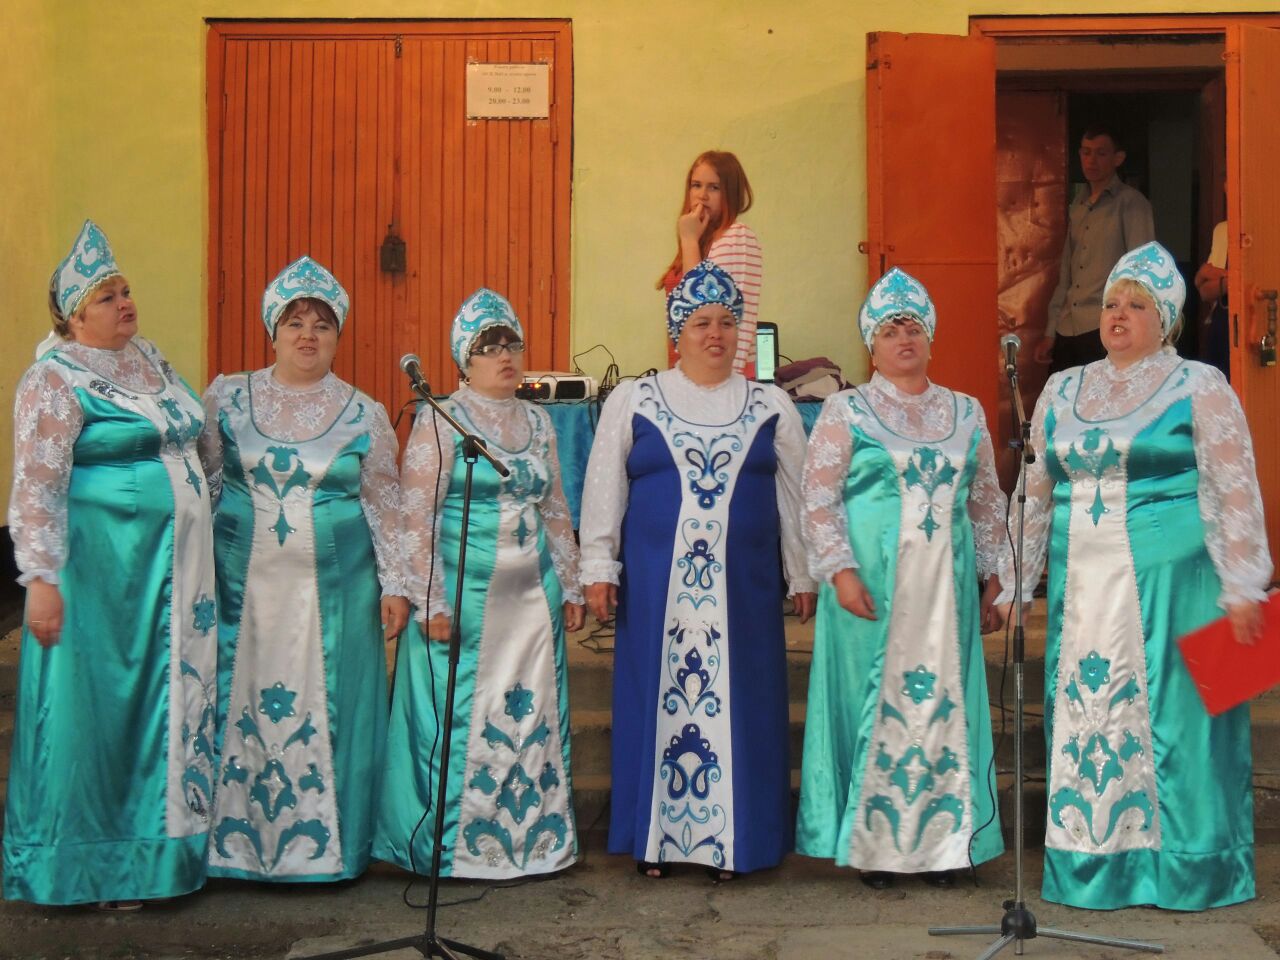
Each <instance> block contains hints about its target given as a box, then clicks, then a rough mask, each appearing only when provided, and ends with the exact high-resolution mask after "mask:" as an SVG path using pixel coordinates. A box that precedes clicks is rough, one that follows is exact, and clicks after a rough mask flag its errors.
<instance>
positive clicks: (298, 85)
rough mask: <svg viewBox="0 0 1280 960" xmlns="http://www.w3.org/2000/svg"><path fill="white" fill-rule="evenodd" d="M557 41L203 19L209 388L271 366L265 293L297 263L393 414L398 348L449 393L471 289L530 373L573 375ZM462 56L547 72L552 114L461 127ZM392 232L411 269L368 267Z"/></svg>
mask: <svg viewBox="0 0 1280 960" xmlns="http://www.w3.org/2000/svg"><path fill="white" fill-rule="evenodd" d="M569 38H570V34H569V25H568V24H567V23H560V22H553V21H537V22H532V21H525V22H520V21H513V22H497V21H474V22H466V23H449V22H441V21H423V22H406V23H390V22H378V23H366V24H361V23H354V24H350V23H344V24H327V23H247V22H246V23H217V24H213V25H212V26H211V29H210V41H209V97H208V100H209V123H210V137H209V163H210V253H209V256H210V276H211V283H210V291H209V299H210V304H209V308H210V309H209V315H210V328H209V338H210V350H209V374H210V376H213V375H214V374H217V373H222V372H227V371H232V370H243V369H254V368H257V367H261V366H264V365H266V364H268V363H270V362H271V352H270V344H269V340H268V338H267V335H266V333H265V331H264V330H263V329H262V326H261V321H260V319H259V317H260V311H259V301H260V298H261V295H262V290H263V287H264V286H265V285H266V283H267V281H268V280H270V279H271V277H273V276H274V275H275V274H276V272H277V271H279V270H280V268H281V267H283V266H284V265H285V264H287V263H288V262H290V261H291V260H292V259H294V258H295V257H297V256H299V255H301V254H303V253H309V254H310V255H311V256H313V257H315V258H316V259H317V260H319V261H321V262H322V263H324V264H326V265H327V266H329V267H330V268H331V269H332V270H333V271H334V273H335V274H336V275H337V276H338V278H339V279H340V280H341V281H342V282H343V284H344V285H345V286H346V287H347V289H348V291H349V292H350V294H351V300H352V309H351V316H350V323H349V325H348V327H347V329H346V331H344V333H343V336H342V339H341V341H340V344H339V350H338V356H337V359H336V361H335V365H334V369H335V372H336V373H337V374H338V375H339V376H341V377H343V378H344V379H347V380H350V381H351V382H353V383H355V384H356V385H357V386H359V387H361V388H362V389H364V390H366V391H368V392H369V393H370V394H372V395H373V396H374V397H375V398H377V399H378V400H381V401H382V402H384V403H385V404H386V405H387V407H388V409H389V410H392V411H394V409H395V408H397V407H398V406H399V405H400V404H401V403H403V402H404V401H405V400H407V399H409V396H410V394H409V391H408V388H407V384H406V383H405V380H404V377H403V375H402V374H401V373H400V371H399V368H398V359H399V357H400V356H401V355H402V354H403V353H407V352H414V353H417V354H419V355H420V356H421V357H422V360H423V370H424V373H425V374H426V375H427V376H428V379H429V380H430V381H431V384H432V386H433V387H434V388H435V390H436V391H437V392H447V391H449V390H452V389H453V388H454V386H455V385H456V383H457V374H456V371H455V369H454V367H453V364H452V361H451V360H450V358H449V352H448V330H449V325H450V323H451V321H452V319H453V315H454V313H455V312H456V311H457V308H458V305H459V303H461V301H462V299H463V298H464V297H465V296H466V295H467V294H468V293H470V292H471V291H472V290H474V289H475V288H476V287H478V286H480V285H482V284H483V285H487V286H490V287H492V288H493V289H495V290H497V291H499V292H500V293H503V294H505V295H506V296H508V297H509V298H510V299H511V301H512V303H513V304H514V306H515V309H516V312H517V313H518V314H519V316H520V318H521V320H522V321H523V323H524V324H525V328H526V334H527V337H528V340H529V344H530V353H529V355H528V362H529V366H530V367H531V368H544V369H545V368H551V367H555V366H558V365H563V364H564V363H566V362H567V359H568V334H569V331H568V290H569V286H568V280H569V269H568V264H569V176H570V171H569V144H570V137H569V126H568V124H569V121H570V119H571V111H572V107H571V91H572V87H571V83H572V78H571V76H570V70H569V66H568V65H569V64H570V63H571V57H570V54H569V49H568V44H569ZM469 61H478V62H499V63H501V62H535V61H541V62H547V63H549V64H550V65H551V73H552V80H551V100H552V106H551V117H550V119H544V120H483V121H470V120H467V119H466V116H465V112H466V111H465V100H466V85H465V71H466V64H467V63H468V62H469ZM557 63H558V64H559V65H557ZM389 229H394V232H395V234H396V235H397V236H399V237H400V238H402V239H403V240H404V241H405V243H406V246H407V264H406V270H405V272H404V273H387V272H383V270H382V269H381V265H380V260H379V248H380V246H381V244H382V242H383V240H384V238H385V237H386V236H387V235H388V231H389ZM402 437H403V433H402Z"/></svg>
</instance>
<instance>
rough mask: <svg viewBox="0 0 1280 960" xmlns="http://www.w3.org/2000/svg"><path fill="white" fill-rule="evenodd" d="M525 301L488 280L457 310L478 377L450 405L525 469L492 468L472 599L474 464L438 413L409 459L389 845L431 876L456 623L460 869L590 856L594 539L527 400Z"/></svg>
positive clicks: (467, 365) (482, 505)
mask: <svg viewBox="0 0 1280 960" xmlns="http://www.w3.org/2000/svg"><path fill="white" fill-rule="evenodd" d="M523 336H524V334H523V330H522V329H521V326H520V321H519V320H518V319H517V318H516V315H515V312H514V311H513V310H512V308H511V304H510V303H508V302H507V301H506V299H504V298H503V297H502V296H500V295H499V294H497V293H494V292H493V291H492V290H487V289H484V288H481V289H480V290H477V291H476V292H475V293H474V294H472V295H471V296H470V297H468V298H467V300H466V301H465V302H464V303H463V304H462V307H461V309H460V310H459V311H458V314H457V316H456V317H455V318H454V321H453V328H452V331H451V346H452V352H453V358H454V360H455V362H456V363H457V365H458V369H459V370H460V371H461V372H462V374H463V376H464V378H465V382H464V383H463V385H462V386H461V387H459V388H458V390H457V391H456V392H454V394H453V395H452V396H450V397H449V399H448V400H447V401H445V404H446V406H447V408H448V409H449V411H450V412H451V413H452V414H453V416H454V417H455V418H456V419H457V420H458V421H459V422H460V423H462V424H463V425H464V426H466V427H467V428H468V429H470V430H471V431H472V432H473V433H475V434H476V435H477V436H479V437H481V438H482V439H483V440H484V441H485V443H486V444H487V446H488V449H489V450H490V452H492V453H494V454H496V455H497V456H498V457H499V458H500V459H501V460H502V461H503V462H504V463H505V464H506V465H507V467H508V468H509V469H510V471H511V474H510V476H508V477H506V478H503V477H500V476H499V475H498V473H497V471H495V470H494V469H493V467H491V466H490V465H489V464H488V463H486V462H484V461H480V462H479V463H477V464H476V466H475V474H474V482H473V488H472V491H473V500H472V503H471V514H470V532H469V536H468V538H467V567H466V572H465V577H464V579H463V594H462V609H461V610H454V609H453V597H454V588H455V586H456V584H457V576H458V574H457V560H458V543H459V538H460V536H461V517H462V509H463V502H462V499H463V498H462V492H463V479H464V474H465V466H466V465H465V462H464V460H463V458H462V455H461V438H460V437H458V436H457V435H456V434H455V433H454V431H453V429H452V428H451V427H449V426H448V425H446V424H443V423H440V422H438V421H437V419H436V417H435V415H434V412H433V411H432V410H431V409H430V408H429V407H423V408H422V410H421V411H420V412H419V414H418V417H417V420H416V421H415V423H414V427H413V433H412V434H411V435H410V437H409V443H408V445H407V446H406V448H405V456H404V525H405V537H406V556H407V560H408V569H409V595H410V598H411V599H412V600H413V605H414V617H413V622H412V624H411V625H410V628H409V630H408V633H407V635H406V636H405V638H404V639H403V640H402V641H401V643H400V649H399V651H398V653H397V657H396V673H395V688H394V690H393V691H392V707H391V727H390V732H389V734H388V737H387V756H386V764H385V769H384V773H383V780H382V800H381V807H380V811H379V815H378V826H377V839H376V842H375V846H374V855H375V856H377V857H378V858H380V859H382V860H388V861H391V862H392V863H397V864H399V865H400V866H402V867H405V868H406V869H410V870H414V871H416V872H418V873H426V872H428V870H429V869H430V866H431V854H432V850H433V849H434V846H435V809H434V808H435V802H436V789H437V785H438V783H439V779H438V778H439V777H440V776H441V775H442V773H441V769H440V743H439V736H440V729H441V720H440V712H441V711H442V710H443V708H444V703H445V694H446V690H445V683H446V680H447V678H448V675H449V645H448V643H447V642H446V641H448V639H449V635H450V627H451V624H452V618H453V617H455V616H461V618H462V623H461V627H462V638H461V652H460V660H459V664H458V684H457V696H456V700H455V702H454V717H453V739H452V743H451V745H450V755H449V770H448V778H449V793H448V797H447V800H446V807H445V819H444V837H443V838H442V840H443V844H442V845H443V854H444V855H443V857H442V859H441V872H442V875H444V876H451V877H475V878H484V879H503V878H511V877H520V876H525V875H528V874H540V873H549V872H553V871H556V870H560V869H563V868H564V867H567V866H569V865H570V864H572V863H573V862H574V861H575V860H576V858H577V853H578V837H577V830H576V827H575V824H574V815H573V790H572V782H571V780H570V775H569V689H568V670H567V666H566V663H565V642H564V635H565V631H566V630H570V631H572V630H577V629H579V628H580V627H581V626H582V621H583V618H584V616H585V614H584V608H583V605H582V592H581V589H580V588H579V586H578V576H577V574H578V550H577V545H576V544H575V542H574V538H573V524H572V522H571V520H570V518H569V508H568V505H567V503H566V502H565V497H564V490H563V488H562V486H561V483H560V469H559V459H558V456H557V453H556V442H555V432H554V430H553V428H552V426H551V420H550V418H549V417H548V415H547V413H546V411H544V410H542V409H540V408H538V407H536V406H534V405H533V404H531V403H528V402H526V401H524V400H520V399H517V398H516V395H515V392H516V387H518V386H519V385H520V384H521V382H522V379H523V371H524V365H523V359H524V340H523Z"/></svg>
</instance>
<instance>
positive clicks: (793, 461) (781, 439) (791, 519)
mask: <svg viewBox="0 0 1280 960" xmlns="http://www.w3.org/2000/svg"><path fill="white" fill-rule="evenodd" d="M771 392H772V393H773V394H774V405H775V406H776V407H777V408H778V427H777V429H776V430H775V431H774V435H773V449H774V454H775V456H776V457H777V460H778V472H777V475H776V483H775V487H776V489H777V498H778V518H779V519H780V520H781V527H782V572H783V575H784V576H786V578H787V596H789V597H790V596H794V595H795V594H797V593H817V592H818V585H817V583H815V582H814V580H813V578H812V577H811V576H810V575H809V563H808V560H807V558H806V557H805V549H804V535H803V533H802V530H801V520H800V516H801V514H802V513H803V511H804V495H803V493H802V480H801V475H802V473H803V470H804V455H805V436H804V424H803V423H802V422H801V420H800V412H799V411H798V410H796V405H795V404H794V403H792V401H791V398H790V397H788V396H787V395H786V394H785V393H783V392H782V390H780V389H778V388H777V387H772V388H771Z"/></svg>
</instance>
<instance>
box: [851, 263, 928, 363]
mask: <svg viewBox="0 0 1280 960" xmlns="http://www.w3.org/2000/svg"><path fill="white" fill-rule="evenodd" d="M897 317H910V318H911V319H913V320H916V321H918V322H919V323H920V326H922V327H924V332H925V334H926V335H927V336H928V337H929V342H930V343H932V342H933V333H934V331H935V330H936V329H937V326H938V311H937V310H936V309H934V306H933V301H932V300H930V299H929V291H928V290H926V289H925V288H924V284H922V283H921V282H920V281H919V280H917V279H916V278H915V277H913V276H911V274H909V273H907V272H906V271H905V270H899V269H898V268H897V267H894V268H893V269H891V270H890V271H889V272H888V273H886V274H885V275H884V276H883V277H881V278H880V279H879V280H877V281H876V283H875V286H873V287H872V288H871V289H870V290H868V291H867V299H866V300H864V301H862V309H861V310H859V311H858V329H859V331H860V332H861V333H862V342H863V343H865V344H866V345H867V349H868V350H870V349H871V342H872V341H873V340H875V338H876V331H877V330H879V329H880V328H881V327H882V326H883V325H884V324H886V323H888V322H889V321H890V320H893V319H896V318H897Z"/></svg>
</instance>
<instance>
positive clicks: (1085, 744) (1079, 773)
mask: <svg viewBox="0 0 1280 960" xmlns="http://www.w3.org/2000/svg"><path fill="white" fill-rule="evenodd" d="M1078 663H1079V668H1080V673H1079V684H1077V683H1076V679H1077V678H1076V675H1075V674H1074V673H1073V674H1072V675H1071V677H1070V679H1069V680H1068V682H1067V685H1066V687H1065V688H1064V690H1063V696H1064V697H1065V698H1066V700H1067V702H1068V703H1075V704H1079V707H1080V708H1084V707H1085V706H1086V704H1085V699H1084V693H1083V691H1082V690H1081V686H1083V687H1084V688H1085V689H1087V690H1088V692H1089V698H1090V702H1091V703H1092V704H1095V705H1098V706H1101V705H1102V704H1105V705H1106V712H1107V713H1108V714H1109V713H1111V711H1112V710H1114V709H1115V708H1116V706H1117V705H1119V704H1121V703H1129V704H1131V703H1133V701H1134V700H1136V699H1137V697H1138V696H1139V694H1140V692H1141V691H1140V688H1139V686H1138V680H1137V677H1136V676H1135V675H1133V674H1130V675H1129V676H1128V677H1126V678H1125V680H1124V682H1123V683H1121V682H1120V681H1118V680H1113V679H1112V676H1111V661H1110V660H1109V659H1107V658H1106V657H1103V656H1101V655H1100V654H1099V653H1098V651H1096V650H1091V651H1089V653H1088V655H1087V656H1085V657H1083V658H1082V659H1081V660H1079V661H1078ZM1090 731H1092V732H1090ZM1059 753H1060V756H1061V760H1058V761H1055V763H1064V764H1066V765H1067V770H1069V771H1070V774H1071V777H1070V782H1072V784H1073V785H1071V786H1064V787H1059V788H1058V789H1057V790H1055V791H1054V792H1053V794H1052V795H1051V796H1050V798H1049V816H1050V819H1051V821H1052V822H1053V824H1054V825H1055V826H1057V827H1061V828H1063V829H1066V830H1070V831H1071V832H1072V833H1073V834H1074V835H1075V836H1076V837H1077V838H1078V839H1080V840H1081V841H1083V840H1085V839H1087V840H1089V841H1091V842H1092V843H1093V844H1094V845H1095V846H1100V845H1102V844H1105V843H1106V842H1107V841H1108V840H1109V839H1110V838H1111V836H1112V835H1113V834H1114V833H1115V831H1116V829H1117V828H1118V827H1119V825H1120V820H1121V817H1122V816H1123V815H1124V814H1125V813H1127V812H1128V811H1133V810H1136V811H1139V812H1140V813H1141V814H1142V817H1141V820H1140V821H1137V820H1136V819H1135V818H1132V817H1131V818H1130V821H1129V822H1130V823H1131V824H1133V823H1136V829H1138V830H1140V831H1145V830H1149V829H1151V824H1152V822H1153V820H1154V817H1155V807H1154V804H1153V803H1152V799H1151V797H1149V796H1148V795H1147V793H1146V792H1145V791H1144V790H1143V789H1141V788H1138V789H1133V790H1130V791H1128V792H1127V793H1125V794H1123V795H1122V796H1120V797H1119V798H1118V799H1116V800H1115V802H1114V803H1113V804H1112V805H1111V810H1110V813H1109V814H1107V816H1106V823H1105V824H1102V823H1095V822H1094V821H1095V818H1097V819H1099V820H1101V813H1100V811H1098V810H1096V809H1095V807H1094V803H1095V802H1097V801H1099V800H1100V799H1101V798H1102V797H1104V796H1106V795H1107V794H1108V793H1112V794H1114V792H1115V791H1114V790H1112V785H1113V784H1118V783H1123V782H1124V780H1125V779H1126V776H1127V775H1128V774H1130V773H1133V772H1135V771H1134V769H1133V767H1132V766H1131V765H1132V763H1134V762H1141V758H1143V757H1145V756H1146V749H1145V748H1144V747H1143V745H1142V741H1141V740H1140V739H1139V737H1138V736H1136V735H1135V734H1134V733H1133V731H1132V730H1130V729H1128V728H1127V727H1126V728H1124V730H1123V731H1122V732H1121V734H1120V738H1119V748H1118V749H1117V747H1116V746H1115V745H1114V744H1113V743H1112V741H1111V739H1110V738H1109V736H1108V735H1107V734H1106V733H1105V732H1102V731H1100V730H1098V729H1097V728H1096V727H1091V728H1090V729H1088V730H1086V731H1084V733H1083V736H1082V735H1081V734H1076V735H1073V736H1072V737H1071V738H1070V739H1069V740H1068V741H1067V742H1066V743H1064V744H1063V745H1062V747H1061V748H1060V751H1059ZM1055 780H1057V781H1058V782H1061V781H1060V780H1058V778H1056V777H1055ZM1090 798H1092V799H1090ZM1104 809H1105V808H1104ZM1072 810H1074V811H1076V814H1077V815H1078V816H1079V818H1082V820H1083V822H1080V821H1079V820H1077V819H1076V815H1071V820H1070V821H1068V820H1067V819H1064V818H1066V817H1067V816H1068V815H1069V812H1070V811H1072ZM1099 828H1101V829H1099ZM1134 828H1135V827H1134V826H1132V825H1130V826H1127V827H1126V829H1134Z"/></svg>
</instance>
